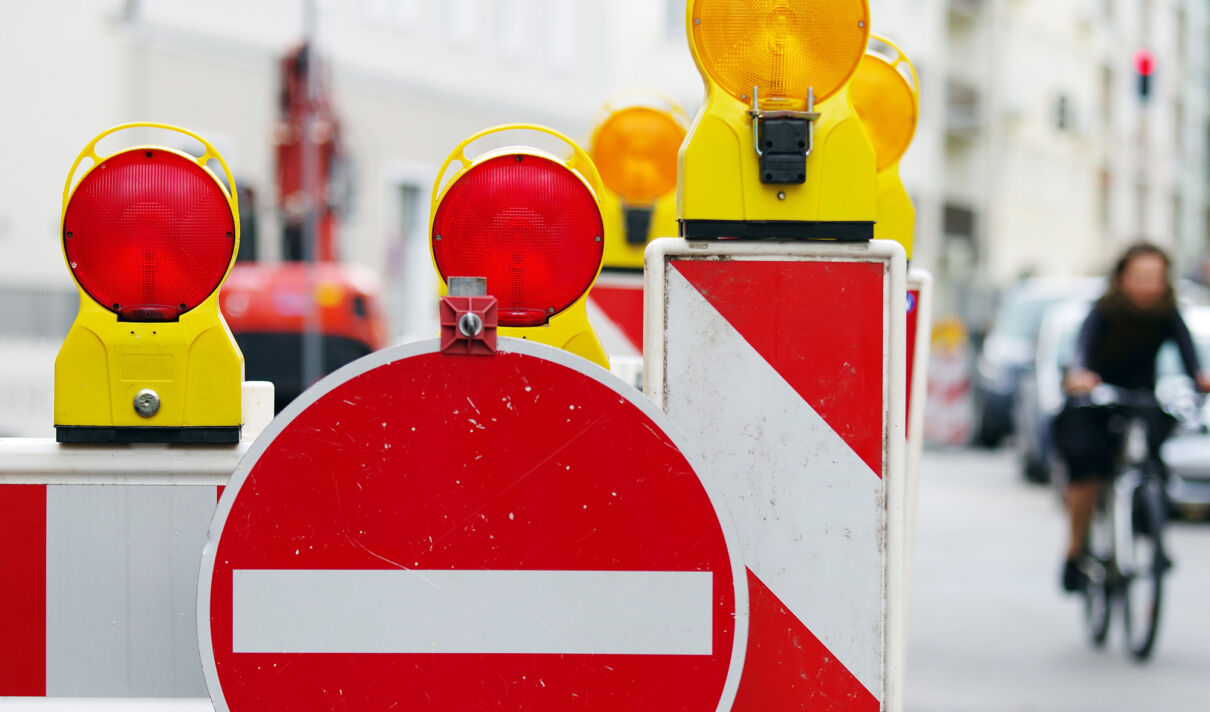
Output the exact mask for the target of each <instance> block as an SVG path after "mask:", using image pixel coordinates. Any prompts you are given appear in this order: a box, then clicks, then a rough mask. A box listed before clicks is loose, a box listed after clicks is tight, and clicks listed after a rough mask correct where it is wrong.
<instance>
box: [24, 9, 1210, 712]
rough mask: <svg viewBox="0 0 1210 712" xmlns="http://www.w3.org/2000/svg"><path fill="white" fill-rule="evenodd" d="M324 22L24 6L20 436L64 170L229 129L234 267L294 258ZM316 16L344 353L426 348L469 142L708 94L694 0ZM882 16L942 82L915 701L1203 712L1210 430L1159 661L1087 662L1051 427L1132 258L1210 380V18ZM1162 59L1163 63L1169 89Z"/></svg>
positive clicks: (292, 307)
mask: <svg viewBox="0 0 1210 712" xmlns="http://www.w3.org/2000/svg"><path fill="white" fill-rule="evenodd" d="M305 4H306V3H304V2H302V1H301V0H208V1H207V2H197V0H58V1H56V2H42V3H37V2H24V3H16V2H5V3H2V4H0V63H2V64H3V66H4V67H5V70H4V71H3V72H0V96H2V97H3V99H4V107H5V108H4V111H0V140H3V141H4V142H5V146H4V149H3V153H4V156H5V158H6V165H7V168H8V170H6V171H3V172H0V253H2V254H4V255H5V258H4V259H3V260H0V436H40V437H49V436H51V435H52V434H53V428H52V403H53V398H52V377H53V361H54V355H55V353H56V352H57V350H58V348H59V346H60V344H61V343H62V342H63V337H64V335H65V334H66V332H67V329H68V327H69V326H70V325H71V322H72V319H73V318H74V316H75V313H76V310H77V308H78V297H77V293H76V288H75V286H74V284H73V282H72V279H71V276H70V274H69V272H68V269H67V267H66V265H65V264H64V260H63V255H62V250H61V241H60V238H59V229H60V225H59V221H60V211H61V203H60V201H61V198H62V191H63V181H64V179H65V177H66V174H67V171H68V169H69V167H70V166H71V162H72V160H73V159H74V158H75V156H76V154H77V152H78V151H79V150H80V148H81V147H83V146H84V145H85V144H86V143H87V141H88V140H89V139H91V138H92V137H93V136H95V135H96V134H97V133H98V132H99V131H101V130H103V129H105V128H107V127H109V126H112V125H115V124H119V123H123V122H127V121H156V122H166V123H173V124H179V125H181V126H184V127H186V128H189V129H191V130H194V131H197V132H198V133H200V134H202V135H204V136H206V137H207V138H209V139H210V140H211V141H213V142H214V143H215V144H216V145H217V147H218V148H219V150H220V151H222V152H223V154H224V155H225V156H226V158H227V160H228V161H229V162H230V163H231V165H232V168H233V171H234V173H235V178H236V182H237V184H238V186H239V189H240V201H241V205H240V207H241V230H242V238H241V239H242V241H243V242H242V245H241V260H243V261H246V262H247V264H248V265H252V264H255V265H259V266H260V267H263V268H264V269H265V270H266V271H268V270H274V269H276V268H277V267H278V266H280V265H286V264H289V263H292V262H295V263H296V262H297V261H298V260H299V259H300V254H299V252H298V250H297V222H298V206H297V204H296V201H293V200H292V194H291V192H290V190H291V188H290V186H291V185H293V183H292V181H293V182H294V183H297V181H298V176H297V175H296V173H297V171H296V170H295V172H294V173H291V170H292V169H290V168H289V167H288V166H290V165H293V164H291V163H290V161H291V160H294V158H297V156H296V155H294V154H292V153H291V151H294V150H296V149H297V147H298V145H299V143H298V140H297V136H296V135H295V134H296V133H297V130H298V127H299V126H300V125H301V124H299V123H298V122H299V120H300V119H299V117H300V115H301V114H299V113H298V111H299V109H298V106H296V105H295V104H292V103H291V102H292V101H293V100H292V99H291V96H294V95H291V94H290V91H291V84H290V82H291V81H293V82H295V83H296V85H295V86H294V89H297V88H298V87H297V83H298V82H300V81H302V80H304V79H305V77H303V76H302V75H301V74H300V68H301V67H304V64H303V63H301V62H300V60H299V57H300V55H299V50H300V49H301V48H302V46H303V39H304V36H305V31H304V30H305V27H304V6H305ZM315 6H316V8H317V14H316V22H315V27H314V42H313V44H312V45H311V48H312V49H313V51H314V53H315V54H314V56H315V57H316V58H317V60H318V61H317V62H316V64H315V65H306V66H314V67H315V73H316V75H317V76H316V77H315V81H316V82H317V83H318V84H320V85H321V87H322V97H323V101H322V102H320V103H322V104H323V106H322V107H319V108H317V107H316V106H307V107H303V109H302V110H303V111H306V112H312V111H314V112H316V113H317V114H318V115H320V117H321V118H322V120H323V121H324V122H325V123H324V126H325V127H326V128H328V129H331V130H330V131H328V132H326V133H325V135H324V137H323V138H322V139H319V140H317V143H322V145H323V146H324V150H325V151H328V153H325V154H324V163H323V168H322V170H321V174H322V178H323V181H324V193H325V205H324V206H323V210H324V211H326V212H325V213H324V215H325V217H330V218H331V219H330V222H329V223H325V225H327V227H324V228H322V229H323V230H325V231H326V232H325V235H326V238H325V239H327V240H329V242H330V245H331V249H332V251H333V256H334V258H336V259H338V260H339V261H340V262H341V264H343V265H347V266H348V268H349V270H351V272H350V274H354V277H351V278H349V284H352V285H354V287H355V288H356V290H361V291H357V292H356V294H355V296H354V297H353V298H352V299H350V301H349V304H350V305H351V307H350V309H349V310H348V311H349V312H350V314H351V315H352V316H351V317H349V318H350V319H353V320H354V321H356V320H371V319H373V320H380V322H381V331H382V333H381V334H379V335H377V336H375V337H374V338H369V337H367V338H366V339H363V341H362V342H360V343H357V344H353V345H351V346H350V347H349V350H347V352H345V353H346V355H347V356H348V357H349V358H352V357H355V356H356V355H359V354H360V353H362V352H364V351H368V350H371V349H373V348H378V347H380V346H382V345H385V344H386V343H396V342H399V341H404V340H410V339H414V338H419V337H426V338H427V337H429V336H430V335H432V334H433V330H434V325H435V309H434V301H433V297H434V295H435V294H436V290H437V279H436V275H435V273H434V270H433V265H432V260H431V258H430V254H429V237H430V236H429V234H428V228H429V223H428V220H429V196H430V192H431V190H432V187H433V182H434V180H435V179H436V177H437V171H438V170H439V167H440V165H441V162H442V160H444V159H445V157H446V156H447V154H448V152H449V151H450V149H452V148H453V147H454V146H455V145H456V144H457V143H458V142H459V141H461V140H462V139H464V138H465V137H467V136H469V135H471V134H473V133H475V132H477V131H479V130H481V129H484V128H487V127H490V126H492V125H495V124H500V123H511V122H535V123H543V124H547V125H550V126H551V127H553V128H556V129H558V130H560V131H562V132H564V133H566V134H568V135H569V136H571V137H573V138H574V139H576V140H578V141H580V142H581V143H584V144H587V143H588V142H589V140H590V138H591V136H592V129H593V126H594V124H595V123H596V122H597V121H598V120H600V119H601V118H602V110H603V107H604V106H605V105H606V103H607V101H608V100H610V98H611V97H615V96H617V95H619V93H625V92H650V93H655V94H660V95H664V96H667V97H670V98H671V99H672V100H673V101H675V102H677V103H679V104H680V105H682V106H683V107H684V108H685V109H686V111H687V113H688V115H689V116H690V117H691V116H692V115H693V114H694V113H695V112H696V110H697V107H698V106H699V105H700V103H701V99H702V83H701V80H700V78H699V76H698V73H697V71H696V70H695V67H694V64H693V61H692V59H691V57H690V54H689V50H688V47H687V45H686V40H685V29H684V23H685V18H684V11H685V0H609V1H608V2H596V3H594V2H589V1H588V0H441V2H432V1H428V0H345V1H341V0H322V1H317V2H316V5H315ZM870 8H871V16H872V18H873V31H874V32H875V33H877V34H882V35H885V36H887V37H888V38H890V39H892V40H894V41H895V42H896V43H898V44H899V45H900V46H901V47H902V48H903V49H904V50H905V51H906V53H907V54H908V55H909V56H910V57H911V58H912V60H913V61H914V63H915V65H916V67H917V69H918V70H919V74H920V84H921V86H920V90H921V91H920V93H921V98H922V104H921V112H920V121H919V124H918V126H917V131H916V138H915V141H914V143H913V145H912V147H911V148H910V149H909V151H908V153H907V154H906V157H905V158H904V160H903V163H902V176H903V180H904V183H905V185H906V187H907V189H908V191H909V192H910V194H911V195H912V198H913V201H914V204H915V208H916V215H917V225H916V249H915V254H914V257H913V260H912V266H913V267H921V268H924V269H927V270H929V271H931V272H932V274H933V275H934V277H935V279H936V282H935V284H936V301H935V303H934V315H933V323H934V325H935V330H934V333H933V334H932V339H933V341H932V343H933V356H932V361H931V362H930V363H929V364H928V368H929V396H928V398H929V403H928V415H927V422H926V428H925V430H926V437H927V438H928V440H929V441H930V446H931V447H930V449H929V450H928V451H926V453H925V456H924V462H923V468H922V473H921V490H920V495H919V502H920V507H919V516H918V532H917V536H916V555H915V574H914V592H913V599H912V611H911V621H910V635H909V650H908V653H909V657H908V674H907V685H906V700H907V707H906V709H907V710H908V711H909V712H978V711H980V710H988V711H995V712H1000V711H1004V712H1008V711H1014V712H1016V711H1022V712H1024V711H1035V710H1038V711H1040V710H1056V711H1058V710H1063V711H1065V712H1068V711H1075V712H1079V711H1082V710H1089V711H1091V710H1123V711H1126V712H1148V711H1150V710H1170V709H1210V678H1208V677H1207V672H1210V605H1208V602H1210V524H1208V523H1207V522H1206V520H1205V519H1204V517H1205V516H1206V515H1207V513H1210V435H1207V434H1206V428H1205V427H1203V426H1205V425H1206V424H1210V411H1207V410H1206V409H1204V408H1203V409H1202V411H1201V413H1200V414H1199V415H1197V416H1196V417H1195V418H1194V419H1193V420H1192V421H1191V422H1188V423H1186V424H1185V427H1184V428H1183V429H1182V430H1181V431H1180V432H1179V433H1178V434H1177V435H1176V436H1175V437H1174V438H1173V440H1172V441H1171V442H1170V443H1169V445H1168V449H1167V451H1166V453H1165V457H1166V458H1167V459H1168V461H1169V463H1170V464H1171V465H1172V466H1173V472H1174V477H1173V480H1172V482H1171V483H1170V489H1169V495H1170V497H1171V498H1172V500H1173V502H1174V505H1175V506H1176V508H1177V510H1178V511H1180V512H1182V513H1184V514H1186V515H1189V516H1190V517H1191V518H1192V519H1190V520H1187V521H1180V522H1177V523H1176V524H1175V525H1174V526H1173V528H1172V531H1171V537H1170V539H1171V545H1172V548H1173V550H1174V558H1175V559H1176V561H1177V569H1176V570H1175V572H1174V573H1173V575H1172V576H1171V577H1170V587H1169V589H1168V590H1167V592H1166V599H1165V606H1166V609H1165V611H1164V614H1163V623H1162V629H1161V634H1160V641H1159V643H1158V648H1157V652H1156V654H1155V656H1154V658H1153V659H1152V660H1151V661H1150V662H1148V663H1146V664H1143V665H1139V664H1135V663H1133V662H1130V661H1129V660H1128V659H1127V658H1126V656H1125V655H1124V653H1123V652H1122V650H1121V642H1120V637H1119V636H1118V634H1117V632H1115V634H1114V636H1113V637H1111V639H1110V642H1109V644H1108V646H1107V647H1106V649H1105V650H1102V651H1094V650H1092V649H1091V647H1090V646H1089V645H1088V644H1087V643H1086V641H1085V640H1084V632H1083V629H1082V625H1081V620H1080V610H1079V609H1080V602H1079V601H1078V600H1077V599H1075V598H1071V597H1064V596H1062V595H1061V593H1060V591H1059V585H1058V572H1059V565H1060V558H1061V542H1062V541H1063V537H1064V529H1063V527H1064V524H1063V515H1062V509H1061V505H1060V502H1059V498H1058V495H1057V489H1056V484H1054V483H1055V482H1059V483H1061V482H1062V477H1063V474H1062V472H1061V469H1060V468H1059V467H1058V465H1057V462H1056V456H1055V453H1054V448H1053V443H1052V442H1051V440H1050V435H1049V432H1050V431H1049V424H1050V421H1051V419H1052V418H1053V417H1054V415H1055V413H1056V412H1057V411H1058V409H1059V407H1060V406H1061V404H1062V392H1061V389H1060V386H1059V383H1060V378H1061V373H1062V369H1063V368H1064V367H1065V366H1066V364H1067V361H1068V360H1069V359H1070V358H1071V354H1072V351H1073V349H1074V340H1075V332H1076V330H1077V329H1078V327H1079V323H1080V320H1081V319H1082V317H1083V315H1084V314H1086V313H1087V309H1088V305H1089V304H1090V303H1091V300H1092V299H1095V298H1096V297H1097V296H1098V295H1100V294H1101V293H1102V291H1103V290H1104V286H1105V283H1104V276H1105V274H1106V272H1107V270H1108V269H1109V267H1110V261H1111V260H1112V259H1113V257H1114V256H1115V255H1116V254H1118V253H1119V252H1121V250H1122V248H1123V247H1124V246H1126V245H1128V244H1130V243H1132V242H1134V241H1136V240H1139V239H1147V240H1151V241H1153V242H1155V243H1157V244H1159V245H1161V246H1163V247H1164V248H1165V249H1167V250H1168V251H1169V252H1170V254H1171V255H1172V257H1173V259H1174V268H1173V275H1174V277H1180V278H1181V280H1182V281H1181V282H1180V284H1179V287H1178V291H1179V294H1180V299H1181V304H1182V310H1183V311H1184V313H1185V315H1186V318H1187V320H1188V321H1189V325H1190V328H1191V330H1192V331H1193V332H1194V336H1195V340H1196V341H1197V342H1198V346H1199V349H1201V351H1202V362H1203V365H1205V364H1210V292H1208V291H1207V279H1208V277H1207V271H1206V270H1205V269H1204V265H1206V264H1208V263H1207V255H1208V254H1210V2H1207V0H1063V1H1061V2H1056V1H1055V0H870ZM1140 57H1146V58H1148V61H1149V62H1150V63H1151V70H1152V74H1151V76H1150V77H1149V79H1148V80H1147V82H1146V85H1145V86H1144V84H1143V82H1142V80H1141V79H1140V76H1139V61H1140ZM294 99H297V96H294ZM295 103H296V102H295ZM291 107H293V108H291ZM314 115H315V114H307V116H314ZM337 126H338V128H339V131H337V130H336V129H335V128H334V127H337ZM292 136H293V138H291V137H292ZM148 138H149V139H151V140H155V139H158V138H160V137H159V136H157V135H154V134H149V135H148ZM174 147H177V146H174ZM283 166H286V167H283ZM295 187H296V186H295ZM352 270H356V272H352ZM250 274H251V276H252V277H253V278H247V279H237V278H235V277H233V279H232V280H231V281H230V282H229V283H228V285H227V289H228V290H229V291H228V292H225V293H224V296H223V303H222V306H223V309H224V310H225V312H226V313H227V318H228V320H229V321H232V322H233V324H234V322H235V320H236V319H237V318H238V317H239V316H240V315H241V314H243V313H244V311H245V307H246V306H247V302H246V301H240V300H241V299H245V298H252V297H248V296H247V295H251V294H253V292H254V291H255V289H257V288H259V287H258V286H257V285H258V284H260V283H259V282H258V281H257V280H256V279H255V278H254V277H255V276H256V273H255V272H251V273H250ZM266 283H267V281H266ZM290 289H292V288H288V287H286V286H283V287H282V290H283V291H281V293H279V294H274V295H272V296H273V299H272V301H271V309H272V310H273V311H274V312H275V313H276V314H277V315H278V316H280V317H282V318H286V317H290V318H295V319H297V318H300V317H299V314H301V313H302V311H305V309H304V308H303V307H300V306H299V304H298V303H297V300H296V299H295V298H296V297H298V298H302V299H304V300H309V299H310V297H309V296H305V295H301V291H299V292H298V293H295V292H291V291H290ZM297 289H298V290H301V287H299V288H297ZM239 290H247V291H245V292H240V291H239ZM359 300H360V301H359ZM367 300H368V301H367ZM309 303H310V302H304V307H305V305H306V304H309ZM348 316H349V315H346V317H348ZM233 328H234V327H233ZM377 328H378V326H375V327H374V329H369V328H368V327H367V329H368V331H374V330H375V329H377ZM237 331H238V330H237ZM350 333H351V332H350ZM375 333H377V332H376V331H375ZM237 338H239V339H240V342H241V347H242V348H244V349H245V354H246V355H249V359H248V361H247V363H248V364H249V368H250V369H251V368H252V364H254V363H256V362H259V363H269V364H270V365H277V366H280V365H281V364H284V363H290V364H296V363H297V362H298V358H299V354H298V349H297V348H296V346H297V345H296V344H295V346H294V347H287V350H286V351H284V352H282V354H281V355H273V354H270V355H269V356H260V357H257V358H258V359H259V361H256V360H254V359H253V358H252V357H251V356H250V355H251V354H253V353H254V349H252V348H251V345H253V344H255V342H254V341H253V340H251V339H254V338H255V337H254V336H243V335H241V334H240V333H237ZM342 338H343V337H342ZM349 338H352V337H349ZM335 342H336V339H335V338H332V339H330V340H329V343H335ZM290 348H293V350H290ZM358 349H361V350H362V351H358ZM1160 373H1161V376H1162V378H1161V389H1162V390H1164V391H1165V392H1166V393H1168V394H1169V395H1171V397H1172V398H1174V399H1177V400H1180V399H1182V398H1186V397H1187V395H1188V392H1189V390H1190V389H1189V382H1188V379H1185V378H1184V377H1183V376H1181V375H1180V368H1179V364H1178V362H1177V360H1176V357H1175V354H1172V353H1168V354H1165V355H1162V357H1161V368H1160ZM249 375H250V376H252V377H261V376H260V375H259V374H252V373H251V372H249ZM292 378H294V381H295V382H296V386H297V381H299V380H300V376H299V375H298V374H295V375H294V376H292ZM304 385H305V384H304ZM282 392H286V389H285V387H284V386H283V385H281V384H280V383H279V393H282ZM279 405H280V404H279Z"/></svg>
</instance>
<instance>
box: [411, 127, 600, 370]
mask: <svg viewBox="0 0 1210 712" xmlns="http://www.w3.org/2000/svg"><path fill="white" fill-rule="evenodd" d="M510 131H533V132H538V133H543V134H547V135H549V136H553V137H555V138H557V139H558V140H560V141H562V142H564V143H566V144H567V145H568V146H569V147H570V148H571V149H572V150H571V155H570V158H567V159H562V158H558V157H556V156H555V155H553V154H551V153H548V152H546V151H542V150H539V149H536V148H529V147H522V146H511V147H506V148H499V149H496V150H492V151H487V152H485V153H482V154H477V155H476V156H475V157H473V158H472V157H470V156H468V155H467V149H468V148H469V147H470V145H471V144H473V143H475V142H477V141H480V140H481V139H485V138H488V137H489V136H495V135H496V134H500V133H503V132H510ZM455 162H457V163H458V164H459V165H458V168H457V170H456V172H455V173H454V175H453V176H452V177H450V178H449V180H446V179H445V176H446V173H447V172H448V171H449V170H450V168H451V167H453V165H454V163H455ZM600 195H601V177H600V175H599V174H598V173H597V169H596V167H595V166H594V165H593V162H592V159H591V158H589V156H588V154H587V153H585V152H584V150H583V149H582V148H580V147H579V146H578V145H576V144H575V143H574V142H573V141H572V140H571V139H569V138H567V137H566V136H564V135H563V134H561V133H559V132H557V131H555V130H553V129H549V128H545V127H542V126H533V125H529V124H509V125H506V126H499V127H496V128H492V129H488V130H486V131H483V132H481V133H478V134H475V135H474V136H471V137H469V138H467V139H466V140H464V141H463V142H462V143H460V144H459V145H458V146H457V147H456V148H455V149H454V151H453V152H452V153H451V154H450V156H449V158H447V159H446V160H445V163H444V164H442V166H441V170H439V171H438V172H437V182H436V183H435V184H434V185H433V196H432V211H431V213H430V232H429V235H430V237H431V242H430V244H431V246H432V251H433V262H434V264H435V265H436V267H437V272H438V274H440V275H441V279H442V281H443V282H444V283H447V284H448V282H449V280H450V279H451V278H453V277H485V278H486V279H487V293H488V295H490V296H493V297H495V298H496V299H497V300H498V322H499V329H498V334H499V335H501V336H513V337H517V338H522V339H531V340H533V341H539V342H541V343H544V344H548V345H550V346H555V347H557V348H561V349H564V350H566V351H570V352H571V353H574V354H577V355H579V356H582V357H584V358H586V359H588V360H589V361H592V362H594V363H596V364H598V365H600V366H601V367H603V368H609V359H608V357H607V356H606V355H605V350H604V349H603V348H601V343H600V341H599V340H598V339H597V336H596V334H595V333H593V330H592V327H591V326H590V325H589V323H588V311H587V308H586V306H585V301H586V300H587V295H588V290H589V288H591V287H592V284H593V282H594V281H596V278H597V274H598V273H599V272H600V271H601V260H602V256H603V254H604V235H605V227H604V224H603V222H602V219H601V201H600V198H599V196H600Z"/></svg>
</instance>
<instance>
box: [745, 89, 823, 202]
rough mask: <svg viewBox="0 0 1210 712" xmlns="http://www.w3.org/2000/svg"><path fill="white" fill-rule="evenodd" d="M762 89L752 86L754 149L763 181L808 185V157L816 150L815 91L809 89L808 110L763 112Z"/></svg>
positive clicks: (778, 183)
mask: <svg viewBox="0 0 1210 712" xmlns="http://www.w3.org/2000/svg"><path fill="white" fill-rule="evenodd" d="M759 91H760V90H759V88H758V87H752V108H751V109H750V110H749V111H748V115H749V116H751V117H752V147H753V149H755V151H756V155H757V157H758V158H759V159H760V182H761V183H765V184H767V185H789V184H794V183H806V182H807V156H809V155H811V151H812V150H813V149H814V147H815V122H816V121H817V120H819V117H820V114H819V113H818V112H816V111H815V90H814V89H807V110H806V111H761V109H760V94H759Z"/></svg>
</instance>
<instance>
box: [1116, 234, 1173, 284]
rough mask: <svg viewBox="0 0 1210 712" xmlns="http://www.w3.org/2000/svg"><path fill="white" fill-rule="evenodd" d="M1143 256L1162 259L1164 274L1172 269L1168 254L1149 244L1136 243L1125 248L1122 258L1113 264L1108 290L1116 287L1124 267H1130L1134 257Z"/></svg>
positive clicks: (1124, 269) (1123, 272)
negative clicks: (1111, 278) (1111, 280)
mask: <svg viewBox="0 0 1210 712" xmlns="http://www.w3.org/2000/svg"><path fill="white" fill-rule="evenodd" d="M1143 255H1155V256H1157V257H1159V258H1160V259H1162V260H1163V261H1164V271H1165V273H1167V272H1168V271H1169V270H1171V269H1172V260H1171V259H1170V258H1169V257H1168V253H1167V252H1164V250H1163V249H1162V248H1160V247H1159V246H1158V245H1154V244H1152V243H1150V242H1136V243H1134V244H1133V245H1131V246H1130V247H1127V248H1126V251H1125V252H1123V253H1122V256H1121V257H1119V258H1118V261H1117V262H1115V263H1114V265H1113V275H1112V276H1113V283H1112V284H1111V285H1110V287H1109V288H1110V289H1115V288H1116V287H1117V284H1118V280H1120V279H1121V278H1122V275H1123V274H1125V272H1126V267H1128V266H1129V265H1130V261H1131V260H1133V259H1134V258H1135V257H1142V256H1143Z"/></svg>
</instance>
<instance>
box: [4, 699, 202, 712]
mask: <svg viewBox="0 0 1210 712" xmlns="http://www.w3.org/2000/svg"><path fill="white" fill-rule="evenodd" d="M0 708H3V709H4V712H213V711H214V705H212V704H211V703H210V700H208V699H206V698H174V699H157V698H150V697H147V698H133V697H5V698H4V699H3V701H0Z"/></svg>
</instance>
